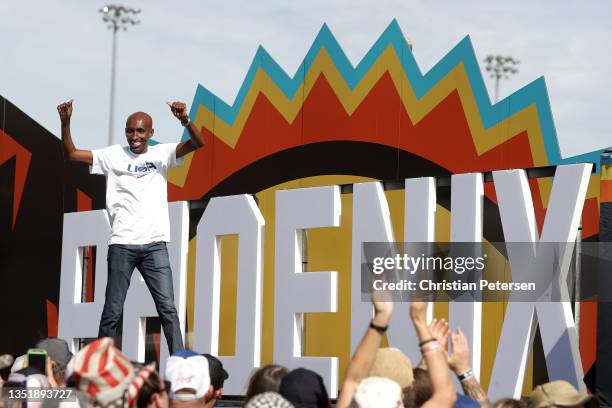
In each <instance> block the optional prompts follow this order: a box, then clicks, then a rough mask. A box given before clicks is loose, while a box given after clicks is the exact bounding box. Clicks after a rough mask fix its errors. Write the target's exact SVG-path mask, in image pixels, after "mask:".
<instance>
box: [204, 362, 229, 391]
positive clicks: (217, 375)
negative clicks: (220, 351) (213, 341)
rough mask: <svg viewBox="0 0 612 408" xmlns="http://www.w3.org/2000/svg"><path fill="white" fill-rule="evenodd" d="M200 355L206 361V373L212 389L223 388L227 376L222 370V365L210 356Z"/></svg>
mask: <svg viewBox="0 0 612 408" xmlns="http://www.w3.org/2000/svg"><path fill="white" fill-rule="evenodd" d="M202 355H203V356H204V357H206V359H207V360H208V372H209V374H210V383H211V384H212V386H213V389H214V390H218V389H219V388H223V382H224V381H225V380H227V379H228V378H229V374H228V373H227V371H225V369H224V368H223V363H222V362H221V360H219V359H218V358H217V357H215V356H213V355H212V354H208V353H204V354H202Z"/></svg>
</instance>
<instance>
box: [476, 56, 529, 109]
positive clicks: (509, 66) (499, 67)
mask: <svg viewBox="0 0 612 408" xmlns="http://www.w3.org/2000/svg"><path fill="white" fill-rule="evenodd" d="M483 62H484V63H486V64H487V65H486V67H485V70H486V71H487V72H489V73H490V74H491V78H494V79H495V103H497V101H498V99H499V81H500V79H502V78H505V79H508V78H510V75H514V74H516V73H517V72H518V68H516V66H517V65H518V64H520V61H519V60H517V59H514V58H512V57H504V56H503V55H487V57H486V58H485V59H484V61H483Z"/></svg>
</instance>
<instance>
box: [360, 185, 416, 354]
mask: <svg viewBox="0 0 612 408" xmlns="http://www.w3.org/2000/svg"><path fill="white" fill-rule="evenodd" d="M394 241H395V240H394V238H393V229H392V228H391V217H390V211H389V205H388V204H387V199H386V197H385V193H384V190H383V187H382V184H381V183H378V182H375V183H358V184H354V185H353V238H352V257H353V259H352V272H351V355H352V354H353V353H354V352H355V349H356V348H357V346H358V345H359V342H360V341H361V338H362V337H363V333H364V332H365V331H366V330H367V328H368V325H369V324H370V320H371V319H372V313H373V311H372V304H371V303H369V302H364V301H363V300H362V296H361V290H362V289H361V273H362V271H361V263H362V256H363V243H364V242H394ZM395 314H398V312H397V311H396V313H395ZM408 327H409V325H408V326H407V327H406V333H408ZM400 344H401V343H400Z"/></svg>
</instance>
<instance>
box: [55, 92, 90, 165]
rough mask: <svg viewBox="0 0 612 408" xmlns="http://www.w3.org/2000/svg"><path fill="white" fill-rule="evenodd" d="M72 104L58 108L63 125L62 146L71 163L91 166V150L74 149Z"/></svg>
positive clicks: (61, 105) (68, 103)
mask: <svg viewBox="0 0 612 408" xmlns="http://www.w3.org/2000/svg"><path fill="white" fill-rule="evenodd" d="M72 102H73V100H72V99H71V100H69V101H68V102H64V103H62V104H60V105H59V106H58V107H57V112H58V113H59V116H60V121H61V123H62V146H64V154H65V157H66V158H67V159H68V160H70V161H77V162H81V163H86V164H89V165H91V164H92V163H93V154H92V153H91V150H80V149H77V148H76V147H74V143H72V135H71V134H70V118H71V117H72Z"/></svg>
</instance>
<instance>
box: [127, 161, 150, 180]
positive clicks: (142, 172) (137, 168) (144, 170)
mask: <svg viewBox="0 0 612 408" xmlns="http://www.w3.org/2000/svg"><path fill="white" fill-rule="evenodd" d="M155 170H157V167H155V165H154V164H153V163H151V162H144V164H132V163H130V164H128V167H127V171H128V172H130V173H134V176H136V178H140V177H143V176H146V175H147V174H149V173H153V172H154V171H155Z"/></svg>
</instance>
